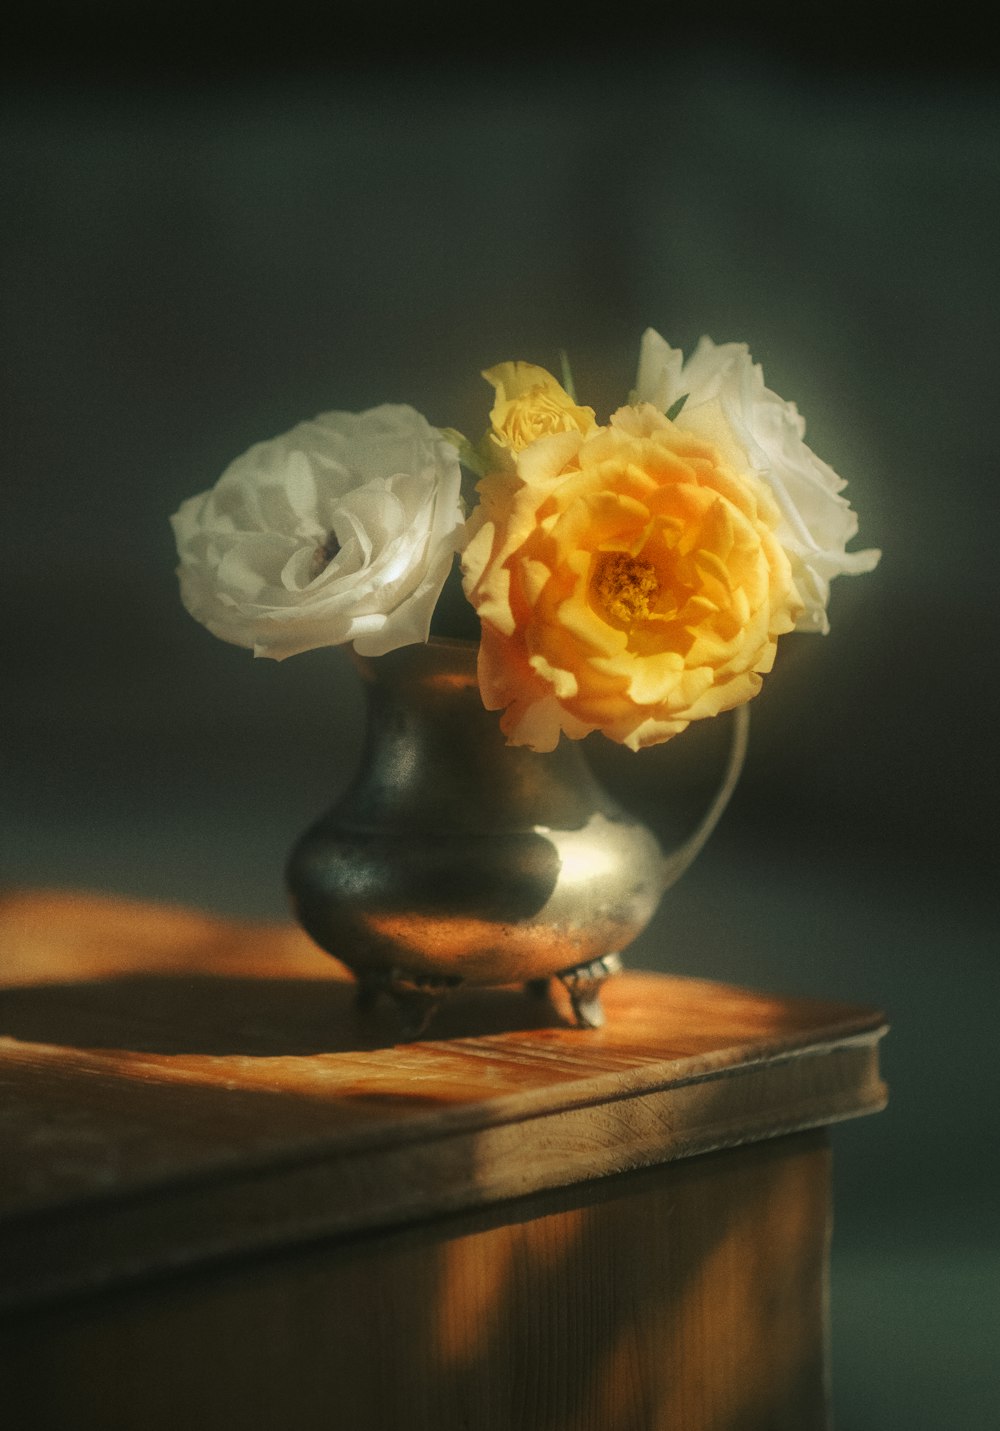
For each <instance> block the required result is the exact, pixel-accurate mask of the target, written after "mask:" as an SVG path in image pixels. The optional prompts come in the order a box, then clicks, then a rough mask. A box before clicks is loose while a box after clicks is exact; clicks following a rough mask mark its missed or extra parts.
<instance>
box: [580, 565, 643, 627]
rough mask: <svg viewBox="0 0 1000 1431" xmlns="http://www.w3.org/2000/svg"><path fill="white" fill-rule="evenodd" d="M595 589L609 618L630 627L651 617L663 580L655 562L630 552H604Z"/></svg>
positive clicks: (597, 566) (596, 570) (595, 570)
mask: <svg viewBox="0 0 1000 1431" xmlns="http://www.w3.org/2000/svg"><path fill="white" fill-rule="evenodd" d="M592 590H593V591H594V594H595V595H596V597H597V600H598V601H599V603H600V604H601V606H602V607H603V608H604V610H605V611H606V612H607V613H608V615H609V616H610V617H612V618H613V619H614V620H615V621H620V622H621V623H622V625H623V626H631V625H632V623H633V622H635V621H647V620H648V619H649V617H650V616H652V614H653V609H652V603H653V602H654V601H655V600H656V598H657V597H658V596H659V594H660V582H659V579H658V577H657V575H656V568H655V567H654V566H653V564H652V562H648V561H641V560H640V559H639V558H638V557H633V556H629V555H628V553H627V552H604V553H603V554H602V555H601V556H600V557H599V558H598V561H597V564H596V566H595V568H594V575H593V579H592Z"/></svg>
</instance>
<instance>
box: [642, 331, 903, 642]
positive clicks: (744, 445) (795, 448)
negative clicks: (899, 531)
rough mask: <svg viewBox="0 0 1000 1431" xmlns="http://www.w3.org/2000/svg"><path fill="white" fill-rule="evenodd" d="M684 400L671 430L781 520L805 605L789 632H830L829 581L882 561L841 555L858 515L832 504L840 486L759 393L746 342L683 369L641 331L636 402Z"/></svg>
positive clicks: (795, 426) (705, 350) (666, 405)
mask: <svg viewBox="0 0 1000 1431" xmlns="http://www.w3.org/2000/svg"><path fill="white" fill-rule="evenodd" d="M682 397H685V398H686V401H685V403H684V406H683V408H682V409H681V411H680V413H679V415H678V416H677V417H676V419H675V421H676V424H677V426H678V427H679V428H681V429H684V430H686V431H689V432H692V433H695V434H697V435H698V436H701V437H705V438H707V439H708V440H710V441H712V442H713V443H714V444H715V446H716V447H717V448H718V449H719V451H720V452H721V454H722V456H723V457H724V458H725V459H726V460H727V461H729V462H731V463H733V464H734V465H737V466H741V467H743V468H744V469H745V468H746V467H748V466H749V467H750V468H751V469H752V470H753V471H755V472H756V473H757V474H758V476H759V477H761V478H762V479H763V481H765V482H766V483H767V484H768V486H769V487H770V488H771V490H772V492H773V493H774V497H775V500H776V502H777V504H778V507H779V509H780V511H781V522H780V524H779V526H778V529H777V536H778V539H779V541H780V542H781V544H782V546H783V547H784V548H785V550H786V551H787V552H788V554H789V556H790V557H791V559H792V570H793V573H794V576H795V584H796V586H797V588H798V591H799V595H800V596H801V597H802V601H803V603H804V610H803V612H802V615H801V616H800V617H799V620H798V622H797V627H796V629H797V630H800V631H823V632H826V631H828V630H829V629H830V627H829V622H828V621H827V616H826V606H827V602H828V600H829V597H830V581H831V579H832V578H833V577H835V576H840V575H842V574H843V573H845V572H850V573H857V572H863V571H871V570H872V568H873V567H874V566H875V565H876V564H877V563H878V560H879V557H880V556H881V552H879V551H875V550H869V551H860V552H849V551H846V550H845V547H846V545H847V543H848V542H849V541H850V540H851V538H852V537H853V536H855V535H856V534H857V530H858V519H857V517H856V515H855V514H854V512H853V511H852V510H851V507H850V504H849V503H848V501H847V499H846V498H845V497H841V496H840V495H839V494H840V492H841V491H842V489H843V488H844V486H845V485H846V483H845V482H844V481H843V479H842V478H840V477H838V476H837V474H836V472H834V471H833V469H832V468H831V467H828V466H827V465H826V463H825V462H822V461H820V459H819V458H818V457H817V456H816V454H815V453H814V452H812V451H811V450H810V449H809V448H808V447H807V446H806V444H805V442H804V441H803V437H804V435H805V422H804V421H803V419H802V417H801V416H800V414H799V411H798V409H797V408H796V406H795V404H794V403H790V402H785V401H784V399H782V398H780V397H779V396H778V395H777V393H773V392H771V390H770V388H767V387H765V386H764V374H763V372H762V371H761V367H760V364H759V363H755V362H754V361H753V359H752V358H751V357H750V353H749V350H748V349H747V346H746V344H745V343H723V344H722V345H721V346H719V345H716V344H715V343H713V342H712V340H711V339H710V338H702V339H701V341H700V342H699V344H698V346H697V348H696V349H695V351H694V354H693V356H692V357H691V358H689V359H688V361H687V362H684V356H683V354H682V353H681V352H680V351H679V350H678V349H676V348H671V347H670V345H669V343H667V342H666V341H665V340H664V339H663V338H661V337H660V335H659V333H656V332H654V330H653V329H652V328H647V330H646V332H645V333H644V334H643V337H642V347H641V350H640V354H639V371H638V375H637V377H636V384H635V399H634V400H635V401H637V402H649V403H652V404H653V405H654V407H657V408H659V410H660V411H661V412H668V411H669V409H670V408H671V407H673V405H674V404H675V403H676V402H677V401H678V400H679V399H680V398H682Z"/></svg>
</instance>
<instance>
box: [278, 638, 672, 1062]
mask: <svg viewBox="0 0 1000 1431" xmlns="http://www.w3.org/2000/svg"><path fill="white" fill-rule="evenodd" d="M358 666H359V669H360V672H361V675H362V678H363V680H364V682H365V685H366V690H367V698H368V715H367V740H366V747H365V751H364V754H363V757H362V761H361V766H360V770H359V772H358V774H357V776H356V778H355V779H354V781H353V783H352V784H351V785H350V787H349V788H348V790H347V791H346V793H345V794H344V795H343V796H342V798H341V799H340V800H339V801H338V802H337V803H336V805H334V807H333V808H332V809H331V810H330V811H329V813H328V814H326V815H324V816H323V817H322V818H321V819H320V820H319V821H318V822H317V823H316V824H315V825H313V826H312V828H311V829H309V830H308V831H307V832H306V834H305V835H304V836H303V837H302V838H301V840H299V842H298V844H297V845H296V846H295V848H294V850H293V851H292V855H291V858H290V861H289V865H288V884H289V890H290V893H291V896H292V902H293V907H294V910H295V913H296V916H297V918H298V920H299V922H300V923H301V924H302V926H303V927H304V928H305V929H306V931H307V932H308V933H309V934H310V935H311V937H312V938H313V939H314V940H315V941H316V943H317V944H319V945H320V947H321V948H323V949H325V950H326V951H328V952H329V953H330V954H333V955H334V956H335V957H336V958H337V959H339V960H341V961H342V962H343V963H344V964H346V965H347V966H348V967H349V968H350V969H351V970H352V972H353V973H354V974H355V975H356V977H357V978H358V980H359V985H360V991H361V996H362V998H363V999H364V998H373V997H375V996H376V995H377V994H379V993H381V992H386V993H388V994H390V995H392V996H393V997H394V998H395V999H396V1000H397V1002H398V1003H399V1005H400V1007H401V1009H402V1011H403V1016H404V1020H405V1023H406V1026H407V1033H408V1034H409V1035H411V1036H412V1035H414V1034H415V1033H417V1032H419V1031H420V1030H421V1029H422V1027H423V1026H424V1025H425V1024H426V1022H427V1020H428V1018H429V1017H430V1015H431V1013H432V1012H433V1010H434V1008H435V1006H436V1004H437V1002H438V1001H439V1000H440V998H441V997H442V996H443V995H444V994H445V993H447V991H448V990H450V989H453V988H455V987H456V986H457V985H458V984H461V983H467V984H513V983H524V984H527V985H532V986H534V987H535V988H540V987H543V985H544V982H545V981H547V980H548V979H549V978H550V977H552V976H558V977H560V978H562V979H563V981H564V983H565V984H566V987H567V988H568V990H569V992H570V997H571V1000H572V1004H573V1008H574V1011H575V1014H576V1017H577V1020H578V1022H579V1023H581V1024H584V1025H596V1024H599V1023H600V1022H602V1018H603V1016H602V1011H601V1005H600V996H599V989H600V984H601V982H602V980H603V979H604V978H605V977H606V976H607V975H608V974H609V973H613V972H615V971H616V970H617V968H618V967H619V963H618V957H617V956H618V951H619V950H621V949H622V948H623V947H624V946H625V945H627V944H628V943H630V941H631V940H633V939H634V938H635V937H636V935H638V934H639V933H640V932H641V931H642V930H643V929H644V928H645V927H646V925H647V924H648V922H649V920H650V919H651V918H652V916H653V914H654V912H655V910H656V908H657V905H658V903H659V901H660V896H661V894H662V892H663V889H664V885H665V882H666V881H665V875H664V857H663V855H662V853H661V850H660V847H659V844H658V843H657V841H656V839H655V838H654V837H653V835H652V834H651V833H650V832H649V831H648V830H647V829H646V827H645V826H644V825H642V824H641V823H640V822H639V821H637V820H636V819H634V818H633V817H632V816H630V815H629V814H627V813H626V812H625V811H624V810H623V809H621V807H620V806H619V805H618V804H617V803H616V802H615V801H614V800H613V799H612V798H611V797H610V796H609V795H608V794H607V792H606V791H605V790H603V789H602V788H601V786H600V785H599V784H598V782H597V781H596V780H595V779H594V777H593V775H592V774H591V772H590V769H589V767H588V765H587V763H586V760H585V758H584V755H583V752H582V750H581V749H580V746H579V744H577V743H575V742H573V741H570V740H565V739H564V740H562V741H561V742H560V744H559V746H558V748H557V749H556V750H554V751H552V752H551V753H548V754H537V753H535V752H534V751H531V750H527V749H524V748H523V747H518V746H509V745H507V744H506V743H505V740H504V736H503V734H502V732H501V730H500V725H499V719H498V716H497V714H496V712H490V711H487V710H485V709H484V708H483V705H482V701H481V698H480V694H479V688H478V685H477V681H476V646H475V645H474V644H472V643H471V642H460V641H441V640H432V641H431V642H429V643H427V644H426V645H412V646H406V647H403V648H401V649H399V650H397V651H394V652H392V653H391V654H389V655H387V656H381V657H379V658H378V659H376V660H370V661H365V660H359V661H358Z"/></svg>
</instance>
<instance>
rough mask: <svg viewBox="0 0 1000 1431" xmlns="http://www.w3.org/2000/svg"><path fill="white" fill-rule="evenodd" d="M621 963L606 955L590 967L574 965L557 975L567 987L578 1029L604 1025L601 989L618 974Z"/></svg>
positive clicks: (618, 958)
mask: <svg viewBox="0 0 1000 1431" xmlns="http://www.w3.org/2000/svg"><path fill="white" fill-rule="evenodd" d="M621 969H622V961H621V958H620V956H619V955H618V954H605V955H604V956H603V957H602V958H600V959H594V960H592V961H591V962H590V963H589V964H577V965H575V966H574V967H573V968H572V969H562V970H560V972H559V973H558V974H557V975H556V978H557V979H559V980H560V981H561V982H562V983H563V984H564V985H565V987H566V992H567V993H568V994H569V1001H570V1004H571V1006H572V1009H573V1016H574V1018H575V1019H576V1021H577V1024H578V1025H579V1026H580V1028H584V1029H599V1028H601V1027H602V1026H603V1024H604V1009H603V1007H602V1005H601V987H602V985H603V983H604V981H605V979H608V978H610V977H611V975H612V974H620V973H621Z"/></svg>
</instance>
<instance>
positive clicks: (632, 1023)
mask: <svg viewBox="0 0 1000 1431" xmlns="http://www.w3.org/2000/svg"><path fill="white" fill-rule="evenodd" d="M0 951H2V954H0V984H2V985H3V987H2V989H0V1084H2V1092H0V1388H2V1394H0V1400H2V1406H3V1413H2V1414H0V1419H2V1420H4V1424H6V1425H10V1426H11V1428H12V1431H34V1428H52V1431H74V1428H86V1431H119V1428H128V1431H132V1429H133V1428H135V1431H160V1428H162V1431H178V1428H184V1431H200V1428H209V1427H212V1428H225V1431H239V1428H244V1427H246V1428H255V1431H258V1428H263V1431H270V1428H274V1431H313V1428H317V1431H318V1428H324V1431H328V1428H340V1427H343V1428H345V1431H382V1428H397V1427H398V1428H419V1431H423V1428H427V1431H430V1428H434V1431H459V1428H472V1431H522V1428H523V1431H543V1428H553V1431H554V1428H560V1431H654V1428H655V1431H735V1428H740V1431H755V1428H759V1431H764V1428H766V1429H767V1431H785V1428H787V1431H810V1428H818V1427H823V1426H825V1425H826V1424H827V1384H826V1383H827V1366H826V1342H827V1328H826V1275H827V1262H828V1242H829V1228H830V1184H829V1173H830V1166H829V1150H828V1144H827V1138H826V1134H825V1132H824V1129H825V1127H826V1126H827V1125H828V1124H830V1123H832V1122H835V1121H836V1120H838V1119H842V1118H848V1117H853V1116H855V1115H857V1114H862V1113H869V1112H873V1111H875V1110H876V1109H878V1108H880V1107H882V1105H883V1103H884V1098H885V1092H884V1087H883V1085H882V1083H881V1081H880V1079H879V1076H878V1065H877V1052H878V1040H879V1038H880V1036H881V1035H882V1033H883V1032H884V1025H883V1021H882V1018H881V1016H880V1015H879V1014H878V1013H876V1012H874V1011H873V1010H870V1009H865V1008H858V1007H854V1006H847V1005H842V1004H829V1003H819V1002H815V1001H807V1000H802V999H788V998H781V997H776V996H773V995H767V994H761V993H753V992H749V991H746V990H741V989H735V988H729V987H726V986H722V985H718V984H709V983H706V982H702V981H698V980H693V979H681V978H672V977H666V976H663V975H654V974H643V973H630V974H627V975H625V976H623V977H621V978H619V979H615V980H611V981H609V983H608V985H607V986H606V993H605V995H604V1003H605V1007H606V1010H607V1015H608V1022H607V1026H606V1027H605V1028H603V1029H601V1030H587V1031H583V1030H579V1029H576V1028H573V1027H570V1026H569V1021H568V1018H567V1011H566V1010H565V1009H564V1008H562V1007H561V1006H559V1005H552V1004H549V1003H547V1002H546V1001H544V1000H537V999H534V1000H533V999H532V998H530V997H529V996H528V995H526V994H524V993H523V992H522V991H520V990H493V991H482V992H479V993H469V994H464V995H460V996H456V997H455V998H454V1000H453V1001H452V1003H451V1004H450V1005H449V1006H447V1007H446V1008H445V1009H444V1010H443V1012H442V1013H441V1014H440V1015H439V1016H438V1018H437V1020H436V1021H435V1023H434V1024H433V1025H432V1028H431V1030H430V1033H431V1035H432V1036H430V1037H427V1038H425V1039H424V1040H423V1041H422V1042H420V1043H415V1044H410V1045H397V1044H396V1042H395V1040H396V1038H397V1034H396V1025H395V1023H394V1021H393V1013H392V1010H391V1008H386V1009H384V1010H376V1011H375V1014H374V1015H371V1014H369V1015H366V1016H362V1015H361V1014H359V1013H358V1011H357V1010H356V1009H355V1007H354V1000H353V986H352V985H351V984H350V982H349V981H348V980H347V978H346V977H345V975H344V973H343V971H341V970H340V968H339V966H338V965H337V964H336V963H335V962H334V961H332V960H329V959H327V958H326V957H325V956H323V955H321V954H320V953H319V952H318V951H317V950H316V949H315V948H314V946H312V945H311V944H310V943H309V941H308V940H307V939H306V938H305V936H304V935H302V934H301V933H299V932H298V931H297V930H296V929H294V928H291V927H284V926H276V927H262V926H249V925H237V924H233V923H227V922H223V921H220V920H217V919H214V918H211V917H208V916H204V915H200V914H196V913H193V912H190V911H185V910H179V909H167V908H160V907H152V906H147V905H141V904H135V903H129V902H125V901H121V900H115V899H110V898H95V897H91V896H80V895H72V894H55V893H24V894H18V893H14V894H10V895H8V896H6V897H5V898H4V899H2V900H0Z"/></svg>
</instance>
